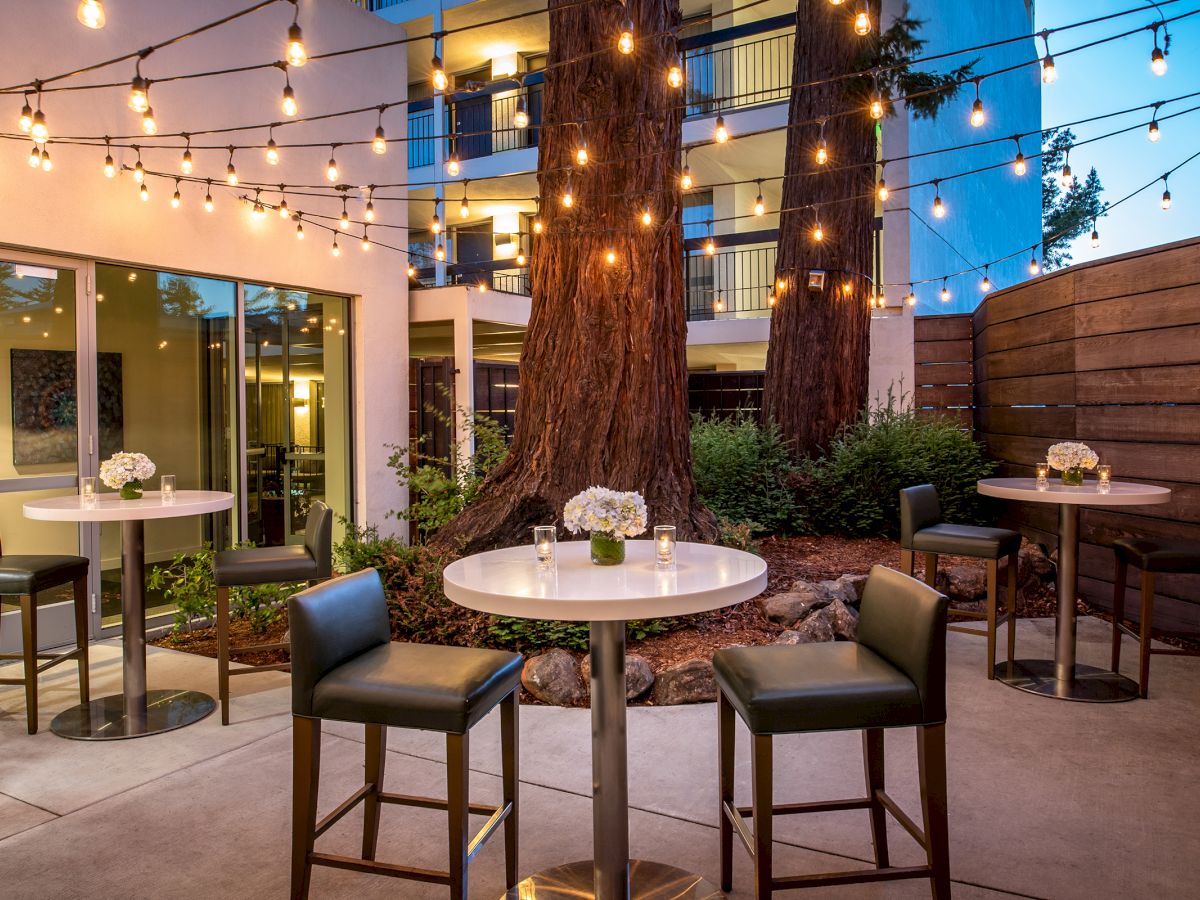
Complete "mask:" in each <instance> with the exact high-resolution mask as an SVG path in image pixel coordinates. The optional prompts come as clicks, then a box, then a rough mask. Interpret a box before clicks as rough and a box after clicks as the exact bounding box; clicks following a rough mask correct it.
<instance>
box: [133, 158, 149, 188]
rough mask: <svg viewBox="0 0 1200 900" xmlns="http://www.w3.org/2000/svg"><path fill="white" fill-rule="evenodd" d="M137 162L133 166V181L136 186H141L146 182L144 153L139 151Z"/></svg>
mask: <svg viewBox="0 0 1200 900" xmlns="http://www.w3.org/2000/svg"><path fill="white" fill-rule="evenodd" d="M137 155H138V158H137V162H136V163H134V164H133V180H134V183H135V184H141V183H142V182H143V181H145V180H146V167H145V166H143V165H142V151H141V150H138V151H137Z"/></svg>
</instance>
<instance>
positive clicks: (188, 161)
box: [179, 136, 194, 175]
mask: <svg viewBox="0 0 1200 900" xmlns="http://www.w3.org/2000/svg"><path fill="white" fill-rule="evenodd" d="M185 137H186V136H185ZM186 140H187V146H186V147H184V148H183V156H182V157H180V159H179V171H180V172H182V173H183V174H184V175H191V174H192V169H193V168H194V167H193V165H192V139H191V138H190V137H187V138H186Z"/></svg>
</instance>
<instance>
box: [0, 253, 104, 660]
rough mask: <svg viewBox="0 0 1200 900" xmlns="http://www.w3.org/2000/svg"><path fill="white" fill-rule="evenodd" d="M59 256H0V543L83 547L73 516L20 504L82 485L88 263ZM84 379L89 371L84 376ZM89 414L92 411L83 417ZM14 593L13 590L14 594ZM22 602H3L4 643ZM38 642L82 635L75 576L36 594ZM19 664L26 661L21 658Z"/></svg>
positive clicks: (19, 547)
mask: <svg viewBox="0 0 1200 900" xmlns="http://www.w3.org/2000/svg"><path fill="white" fill-rule="evenodd" d="M58 265H61V264H56V263H53V262H45V263H44V264H40V265H38V264H32V263H27V262H14V261H9V260H0V551H2V552H3V553H5V554H12V555H26V554H28V555H38V554H66V555H77V554H79V553H80V532H79V528H78V527H77V526H76V525H75V524H74V523H71V522H42V521H33V520H30V519H26V518H25V517H24V516H23V514H22V512H21V507H22V505H23V504H25V503H27V502H29V501H30V500H43V499H47V498H49V497H54V496H58V495H62V494H72V493H75V491H76V485H77V477H78V473H79V456H80V454H79V433H80V429H79V421H80V398H81V396H84V395H85V393H86V392H84V391H81V389H80V382H81V372H80V366H79V358H78V354H77V353H76V342H77V330H78V329H77V325H76V315H75V312H76V309H77V306H78V307H82V303H79V304H77V302H76V301H77V292H78V291H79V290H80V288H81V287H82V286H83V281H84V278H83V273H82V271H76V270H75V269H71V268H59V267H58ZM82 380H85V381H86V377H84V378H83V379H82ZM85 418H86V417H85ZM11 599H14V600H15V598H11ZM16 610H17V606H16V604H15V603H14V604H13V605H12V606H11V607H10V606H7V605H4V606H0V652H6V653H7V652H15V651H16V650H17V648H18V647H19V646H20V640H21V629H20V627H19V622H18V614H17V611H16ZM38 610H39V612H38V643H39V645H40V647H41V648H46V647H54V646H58V645H61V644H64V643H71V642H74V640H75V632H74V620H73V602H72V596H71V586H70V585H69V584H68V585H64V586H62V587H60V588H55V589H52V590H48V591H44V592H42V593H40V594H39V595H38ZM18 665H19V664H18Z"/></svg>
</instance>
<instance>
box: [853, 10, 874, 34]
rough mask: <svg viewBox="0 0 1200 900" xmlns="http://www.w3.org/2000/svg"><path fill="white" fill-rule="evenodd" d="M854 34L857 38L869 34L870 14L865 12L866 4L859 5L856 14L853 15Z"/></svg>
mask: <svg viewBox="0 0 1200 900" xmlns="http://www.w3.org/2000/svg"><path fill="white" fill-rule="evenodd" d="M854 33H855V34H857V35H858V36H859V37H865V36H866V35H868V34H870V33H871V14H870V13H869V12H868V11H867V5H866V3H860V4H859V6H858V12H856V13H855V14H854Z"/></svg>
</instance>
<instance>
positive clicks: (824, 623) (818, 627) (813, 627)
mask: <svg viewBox="0 0 1200 900" xmlns="http://www.w3.org/2000/svg"><path fill="white" fill-rule="evenodd" d="M822 612H823V610H818V611H817V612H815V613H813V614H812V615H811V616H809V617H808V618H807V619H805V620H804V621H803V622H801V623H800V624H799V625H797V626H796V627H795V628H792V629H789V630H787V631H785V632H784V633H783V634H781V635H779V637H777V638H775V643H777V644H823V643H825V642H827V641H832V640H833V624H832V623H831V622H830V621H829V617H828V616H825V615H822Z"/></svg>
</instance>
